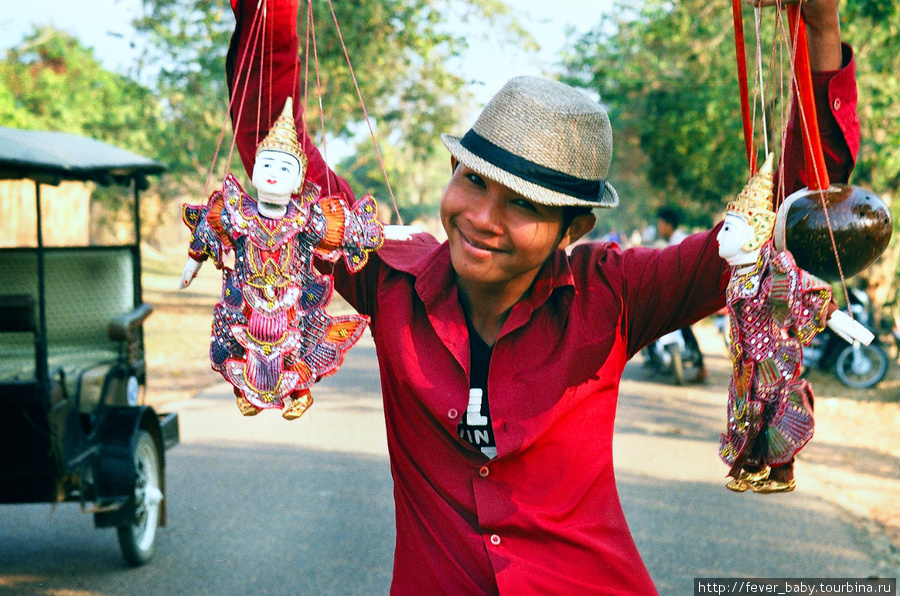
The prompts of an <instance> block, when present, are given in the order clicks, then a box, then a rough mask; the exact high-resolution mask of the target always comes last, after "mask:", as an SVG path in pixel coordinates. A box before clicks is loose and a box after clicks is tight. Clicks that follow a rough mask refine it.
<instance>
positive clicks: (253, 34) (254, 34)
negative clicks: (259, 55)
mask: <svg viewBox="0 0 900 596" xmlns="http://www.w3.org/2000/svg"><path fill="white" fill-rule="evenodd" d="M262 3H263V0H259V2H258V3H257V8H258V7H259V6H261V5H262ZM259 23H260V11H259V10H257V12H256V14H255V15H254V17H253V22H252V23H251V24H250V32H249V34H248V37H250V39H251V40H253V41H252V42H251V44H250V47H251V50H250V62H251V63H252V62H253V54H254V53H255V52H256V40H257V39H258V37H259V30H258V29H257V28H258V27H259ZM246 61H247V54H246V53H245V54H244V55H243V56H241V61H240V64H239V65H238V67H237V71H236V72H237V77H238V78H239V77H240V76H241V75H243V76H244V85H243V86H242V87H243V89H244V93H243V94H242V95H241V102H240V104H238V118H237V121H238V122H240V116H241V112H242V111H243V109H244V97H245V96H246V93H247V90H246V83H247V79H248V78H249V73H245V71H244V63H245V62H246ZM235 98H236V96H235V95H234V94H232V95H231V97H229V98H228V112H227V113H226V114H225V118H224V119H223V122H222V129H221V131H220V132H219V140H218V141H217V142H216V149H215V151H214V152H213V158H212V163H211V164H210V166H209V173H208V174H207V176H206V184H204V186H203V196H206V195H208V194H209V185H210V182H212V175H213V172H214V171H215V168H216V161H218V159H219V151H220V150H221V149H222V141H223V140H224V138H225V129H226V128H227V127H228V120H229V117H228V115H229V114H231V110H232V109H233V108H234V101H235ZM236 136H237V135H235V138H236ZM234 145H235V139H232V142H231V149H230V151H229V153H228V164H226V172H227V170H228V169H229V168H230V164H231V157H232V154H233V152H234Z"/></svg>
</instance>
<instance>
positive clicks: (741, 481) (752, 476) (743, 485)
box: [725, 468, 769, 493]
mask: <svg viewBox="0 0 900 596" xmlns="http://www.w3.org/2000/svg"><path fill="white" fill-rule="evenodd" d="M768 477H769V468H763V469H762V470H759V471H757V472H748V471H746V470H741V475H740V476H739V477H737V478H732V479H731V480H729V481H728V484H726V485H725V488H727V489H729V490H733V491H735V492H738V493H742V492H745V491H746V490H747V489H749V488H752V487H753V486H754V485H755V484H758V483H760V482H763V481H764V480H765V479H766V478H768ZM754 490H755V489H754Z"/></svg>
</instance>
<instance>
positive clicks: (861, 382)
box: [803, 288, 888, 389]
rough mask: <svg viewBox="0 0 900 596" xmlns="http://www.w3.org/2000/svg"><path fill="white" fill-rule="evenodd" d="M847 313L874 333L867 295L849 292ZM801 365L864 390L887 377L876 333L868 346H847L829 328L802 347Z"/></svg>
mask: <svg viewBox="0 0 900 596" xmlns="http://www.w3.org/2000/svg"><path fill="white" fill-rule="evenodd" d="M849 294H850V296H849V303H850V313H851V314H852V315H853V318H854V319H855V320H856V321H858V322H859V323H861V324H862V325H864V326H865V327H866V328H867V329H869V330H870V331H872V332H873V333H875V330H874V329H873V320H874V313H873V312H872V306H871V302H870V301H869V297H868V295H866V293H865V292H863V291H862V290H859V289H856V288H851V289H850V290H849ZM803 364H804V366H805V367H807V368H815V369H818V370H823V371H829V372H833V373H834V374H835V375H836V376H837V378H838V379H839V380H840V381H841V382H842V383H843V384H844V385H846V386H847V387H852V388H854V389H867V388H869V387H874V386H875V385H877V384H878V383H879V382H881V380H882V379H883V378H884V376H885V375H886V374H887V367H888V355H887V352H885V350H884V348H882V347H881V342H880V341H879V340H878V336H877V334H876V335H875V339H873V340H872V343H870V344H869V345H868V346H866V345H863V344H861V343H859V342H853V343H848V342H847V341H846V340H845V339H843V338H842V337H840V336H839V335H838V334H836V333H835V332H834V331H832V330H831V329H830V328H829V327H826V328H825V329H824V330H822V331H821V332H820V333H819V334H817V335H816V336H815V337H814V338H813V339H812V341H811V342H810V344H809V345H808V346H803Z"/></svg>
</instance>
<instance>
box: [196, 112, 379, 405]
mask: <svg viewBox="0 0 900 596" xmlns="http://www.w3.org/2000/svg"><path fill="white" fill-rule="evenodd" d="M306 166H307V158H306V155H305V154H304V153H303V151H302V150H301V147H300V144H299V142H298V139H297V131H296V128H295V123H294V118H293V108H292V101H291V98H288V99H287V101H286V103H285V106H284V109H283V111H282V113H281V115H280V116H279V117H278V119H277V120H276V122H275V123H274V124H273V125H272V128H271V129H270V130H269V133H268V135H267V136H266V137H265V138H264V139H263V140H262V141H261V142H260V143H259V145H258V146H257V149H256V161H255V164H254V166H253V173H252V176H251V180H252V183H253V186H254V187H255V189H256V191H257V198H256V199H254V198H253V197H251V196H250V195H249V194H248V193H246V192H245V191H244V189H243V188H241V185H240V183H239V182H238V181H237V179H236V178H235V177H234V176H232V175H231V174H228V175H226V177H225V180H224V182H223V184H222V190H217V191H215V192H213V193H212V195H211V196H210V199H209V201H208V202H207V204H206V205H184V207H183V212H182V214H183V220H184V223H185V224H186V225H187V226H188V227H189V228H190V230H191V240H190V245H189V249H188V254H189V257H190V258H189V259H188V261H187V264H186V265H185V267H184V272H183V274H182V277H181V288H186V287H188V286H189V285H190V283H191V281H192V280H193V279H194V277H195V276H196V275H197V272H198V271H199V269H200V266H201V265H202V263H203V261H205V260H206V259H212V261H213V263H214V264H215V266H216V268H218V269H221V270H222V297H221V300H220V302H218V303H217V304H216V305H215V308H214V310H213V324H212V337H211V342H210V350H209V354H210V360H211V363H212V368H213V370H216V371H218V372H219V373H221V374H222V376H223V377H224V378H225V379H226V380H227V381H228V382H229V383H231V385H232V386H233V387H234V393H235V395H236V397H237V405H238V408H239V409H240V411H241V413H242V414H243V415H244V416H253V415H256V414H258V413H259V412H260V411H261V410H264V409H276V408H277V409H280V410H282V416H283V417H284V418H286V419H288V420H293V419H296V418H299V417H300V416H301V415H302V414H303V413H304V412H305V411H306V410H307V409H308V408H309V407H310V406H311V405H312V401H313V400H312V395H311V393H310V390H309V388H310V386H312V385H313V384H314V383H315V382H316V381H318V380H319V379H321V378H322V377H325V376H327V375H330V374H332V373H334V372H335V371H336V370H337V368H338V367H339V366H340V364H341V362H342V361H343V359H344V355H345V353H346V351H347V350H348V349H349V348H350V347H351V346H352V345H353V344H354V343H356V341H357V340H358V339H359V337H360V336H361V335H362V333H363V331H364V329H365V327H366V325H367V324H368V317H366V316H364V315H359V314H352V315H342V316H331V315H329V314H328V313H327V312H326V311H325V308H326V306H328V304H329V302H330V301H331V295H332V291H333V279H332V278H331V277H330V276H327V275H318V274H316V272H315V271H314V270H313V260H314V257H319V258H322V259H325V260H327V261H331V262H334V261H337V260H338V259H339V258H340V257H344V261H345V263H346V265H347V268H348V270H349V271H350V272H351V273H355V272H357V271H359V270H360V269H361V268H362V267H363V266H364V265H365V264H366V261H367V259H368V253H369V252H370V251H372V250H376V249H378V248H380V247H381V245H382V243H383V241H384V230H383V226H382V225H381V223H380V222H379V221H378V219H377V215H378V211H377V206H376V203H375V201H374V200H373V198H372V197H371V196H370V195H367V196H365V197H363V198H362V199H361V200H359V201H358V202H356V203H355V205H354V206H353V207H352V208H350V207H349V206H348V204H347V202H346V200H345V199H344V197H343V196H342V195H336V196H322V194H321V190H320V188H319V187H318V186H317V185H316V184H314V183H313V182H312V181H310V180H307V179H306ZM232 251H233V253H234V265H233V267H229V266H226V265H225V257H226V255H228V253H231V252H232Z"/></svg>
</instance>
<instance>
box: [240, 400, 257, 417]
mask: <svg viewBox="0 0 900 596" xmlns="http://www.w3.org/2000/svg"><path fill="white" fill-rule="evenodd" d="M237 407H238V409H239V410H240V411H241V414H243V415H244V416H256V415H257V414H259V408H257V407H256V406H254V405H253V404H251V403H250V402H249V401H247V398H246V397H244V396H243V395H238V396H237Z"/></svg>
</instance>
